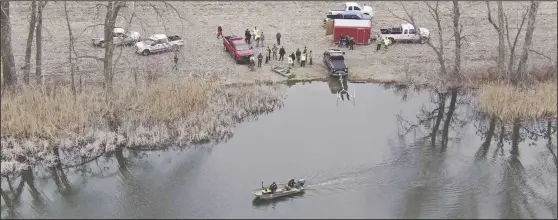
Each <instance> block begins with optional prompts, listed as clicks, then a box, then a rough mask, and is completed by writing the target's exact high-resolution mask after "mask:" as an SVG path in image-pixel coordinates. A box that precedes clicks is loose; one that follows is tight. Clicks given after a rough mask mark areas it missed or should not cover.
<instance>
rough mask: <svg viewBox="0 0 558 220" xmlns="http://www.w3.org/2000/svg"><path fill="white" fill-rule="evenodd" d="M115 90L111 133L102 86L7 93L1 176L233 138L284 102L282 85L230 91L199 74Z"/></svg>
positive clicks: (250, 86) (24, 89)
mask: <svg viewBox="0 0 558 220" xmlns="http://www.w3.org/2000/svg"><path fill="white" fill-rule="evenodd" d="M116 88H118V89H117V90H116V92H115V93H116V94H115V96H116V104H115V110H114V112H115V115H116V116H117V118H118V120H119V122H120V123H119V124H120V126H119V127H118V129H117V131H110V130H109V128H108V126H107V123H106V120H105V119H104V118H103V115H105V112H106V111H107V108H106V105H105V104H104V99H103V97H104V96H103V90H102V88H101V87H89V88H88V89H86V90H85V91H83V92H82V93H81V94H78V95H77V96H76V98H75V101H74V98H73V95H72V93H71V90H70V89H69V88H66V87H62V88H58V89H57V90H56V91H54V92H52V93H51V94H49V95H45V94H44V93H43V91H42V90H40V89H34V88H21V89H19V90H18V91H17V92H15V93H11V94H4V97H3V99H2V104H1V110H2V116H1V119H2V125H1V132H2V138H1V141H2V161H1V162H2V171H1V172H2V174H3V175H4V174H9V173H17V172H19V171H21V170H22V169H23V168H25V167H26V166H27V165H37V164H43V165H46V166H50V165H53V164H54V163H55V162H56V161H57V159H58V158H59V159H60V160H61V161H62V163H63V164H75V163H78V162H79V161H83V160H86V159H87V158H93V157H95V156H98V155H101V154H103V153H105V152H110V151H114V150H115V149H116V148H117V146H124V147H129V148H135V147H141V148H152V149H157V148H165V147H168V146H170V145H180V146H184V145H189V144H193V143H199V142H205V141H214V140H220V139H224V138H228V137H230V136H231V135H232V134H233V129H234V125H235V124H236V123H238V122H240V121H241V120H244V119H247V118H250V117H254V116H257V115H259V114H261V113H264V112H270V111H273V110H274V109H276V108H278V107H281V106H282V103H283V102H282V100H283V93H282V92H281V91H280V89H281V87H280V86H278V85H272V86H266V85H244V86H225V85H224V84H223V83H222V82H221V81H219V80H211V79H206V78H198V77H186V78H182V79H180V80H177V79H175V78H161V79H157V80H156V81H153V82H150V83H145V84H143V85H140V86H138V87H137V88H136V87H134V86H133V84H131V85H130V84H125V83H121V84H119V85H118V86H116ZM56 150H59V151H56Z"/></svg>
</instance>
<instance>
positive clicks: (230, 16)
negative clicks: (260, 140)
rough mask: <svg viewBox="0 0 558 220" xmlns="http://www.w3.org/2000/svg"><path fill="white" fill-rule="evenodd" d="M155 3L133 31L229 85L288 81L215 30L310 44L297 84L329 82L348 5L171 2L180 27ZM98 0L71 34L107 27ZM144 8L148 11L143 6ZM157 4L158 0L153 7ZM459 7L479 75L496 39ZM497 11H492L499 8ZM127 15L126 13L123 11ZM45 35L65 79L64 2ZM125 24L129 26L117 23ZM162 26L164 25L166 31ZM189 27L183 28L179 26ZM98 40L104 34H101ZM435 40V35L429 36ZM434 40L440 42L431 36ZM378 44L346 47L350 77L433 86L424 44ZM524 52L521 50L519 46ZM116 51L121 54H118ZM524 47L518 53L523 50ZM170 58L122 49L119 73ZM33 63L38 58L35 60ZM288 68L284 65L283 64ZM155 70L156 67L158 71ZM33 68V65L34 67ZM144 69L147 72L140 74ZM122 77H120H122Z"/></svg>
mask: <svg viewBox="0 0 558 220" xmlns="http://www.w3.org/2000/svg"><path fill="white" fill-rule="evenodd" d="M149 3H150V2H140V3H137V4H136V6H135V8H136V13H137V15H138V18H137V19H135V20H134V22H133V24H132V27H131V29H133V30H136V31H138V32H140V34H141V35H142V36H144V37H145V36H148V35H151V34H153V33H165V27H166V28H167V30H169V31H168V32H167V34H169V35H170V34H179V35H181V36H183V37H184V38H185V40H186V46H185V48H184V49H182V50H181V52H180V56H179V59H180V61H179V63H180V67H179V69H180V73H197V74H205V75H219V76H221V77H224V78H226V79H227V80H228V81H230V82H253V81H254V80H265V81H268V80H269V81H278V80H283V79H284V78H282V77H281V76H279V75H277V74H274V73H273V72H272V71H271V70H270V65H271V64H275V63H277V61H271V63H270V64H267V65H266V64H264V66H263V67H262V68H261V69H257V70H256V71H253V72H251V71H248V68H247V67H246V66H245V65H237V64H235V62H234V61H233V59H232V58H231V57H230V56H229V55H228V54H227V53H225V52H224V50H223V44H222V41H221V40H220V39H216V29H217V26H218V25H222V26H223V33H224V34H225V35H229V34H233V33H234V34H236V35H239V36H242V35H243V33H244V30H245V29H247V28H249V29H252V28H254V26H257V27H258V29H259V30H261V31H263V32H264V34H265V36H266V44H267V45H271V44H273V43H274V42H275V33H276V32H277V31H279V32H281V34H282V36H283V38H282V46H284V47H285V49H286V51H287V54H290V53H291V52H294V51H295V50H296V49H297V48H300V49H301V50H302V49H303V48H304V47H305V46H306V47H307V48H308V49H309V50H312V51H313V59H314V64H315V65H312V66H308V67H306V68H299V67H297V68H295V69H294V70H293V71H295V72H296V73H297V77H296V78H295V79H299V80H300V79H325V78H326V75H325V70H324V68H323V66H322V65H320V64H321V63H322V60H321V59H322V56H321V54H322V53H323V51H324V50H326V49H327V48H330V47H331V46H332V45H333V42H332V40H331V36H325V34H324V33H325V30H324V28H323V27H322V24H323V18H324V17H325V13H326V12H327V11H328V10H329V8H331V7H333V6H336V5H340V4H342V3H343V2H315V1H310V2H302V1H301V2H286V1H278V2H245V1H240V2H203V1H202V2H195V1H194V2H171V4H173V5H174V6H176V8H177V9H178V10H179V11H181V13H182V14H183V15H184V17H185V18H186V19H187V20H188V22H185V25H184V26H181V22H180V21H179V19H178V18H177V17H176V16H174V15H173V14H172V11H171V10H163V9H162V10H161V12H162V13H163V14H165V15H167V16H166V19H168V21H165V22H162V21H163V19H160V18H158V17H157V16H156V14H155V13H154V10H152V9H151V8H150V7H149V6H148V4H149ZM360 3H364V4H367V5H370V6H372V7H373V9H374V11H375V14H374V20H373V24H374V27H373V30H377V29H378V28H379V27H387V26H391V25H397V24H400V23H403V21H401V20H399V19H396V18H395V17H394V16H392V15H391V14H390V13H389V12H388V11H387V9H388V8H391V9H392V10H394V11H395V13H398V14H399V15H403V14H402V11H401V9H400V7H398V5H397V3H395V2H360ZM29 4H30V3H29V2H13V3H12V11H13V12H12V13H11V16H12V22H13V26H12V27H13V29H14V30H13V37H12V39H13V48H14V49H15V51H14V53H15V58H16V64H17V66H18V68H19V67H21V66H23V57H24V51H25V41H26V39H25V38H26V36H27V28H28V24H27V19H28V11H29ZM95 4H97V2H68V7H69V9H70V10H72V12H71V13H70V19H71V21H72V25H73V29H74V35H77V34H76V33H81V32H82V31H83V30H84V28H85V27H86V26H88V25H92V24H95V23H102V22H101V21H102V20H101V19H102V18H103V17H104V15H103V12H101V13H100V14H99V15H98V16H97V19H95V14H96V9H95ZM140 4H143V5H144V6H141V5H140ZM153 4H156V5H158V6H160V7H163V8H164V5H163V4H162V3H160V2H153ZM405 4H408V7H409V8H412V9H415V13H416V16H417V20H419V21H421V22H420V23H421V24H422V26H423V27H426V28H428V29H430V32H431V33H436V32H437V30H436V29H435V27H436V25H435V23H434V22H433V20H431V19H430V18H429V14H428V12H427V11H426V10H425V7H424V4H423V3H422V2H407V3H405ZM441 4H442V5H443V7H444V8H449V7H450V6H451V2H443V3H441ZM460 4H461V5H462V11H463V15H462V20H463V21H464V24H465V27H464V29H465V32H467V34H473V35H475V36H474V37H472V38H471V39H470V40H469V41H468V42H467V43H466V44H465V45H464V48H463V49H464V54H463V55H462V57H463V59H464V60H465V61H463V62H462V63H463V70H464V71H469V72H474V71H482V70H483V69H486V68H487V67H488V66H490V65H495V64H496V56H497V44H498V43H497V37H495V32H494V30H493V28H492V26H491V25H490V24H489V23H488V21H487V19H486V5H485V3H484V2H460ZM527 4H528V2H505V3H504V7H505V8H510V16H511V19H512V20H511V21H510V26H515V24H516V20H517V17H519V16H520V13H522V12H523V10H524V8H525V7H524V5H527ZM556 5H557V4H556V2H541V7H540V12H539V15H538V17H537V27H536V30H535V35H534V40H533V42H534V44H533V49H534V50H536V51H538V52H540V53H542V54H545V55H547V56H549V57H556V41H557V37H556V32H557V19H556V10H557V7H556ZM494 8H495V6H494ZM121 14H122V15H124V16H128V12H127V11H126V10H124V11H122V13H121ZM44 16H45V20H44V24H45V31H44V43H43V45H44V46H43V47H44V61H43V64H44V66H45V67H44V68H43V69H44V72H45V74H64V73H67V72H68V70H67V69H68V64H67V56H68V55H67V46H66V45H67V40H68V37H67V29H66V26H65V21H64V12H63V2H49V3H48V5H47V7H46V9H45V13H44ZM449 22H451V19H447V23H445V24H444V28H445V29H444V35H445V37H446V38H447V39H448V40H449V38H450V37H452V35H451V34H452V33H451V32H452V30H451V24H450V23H449ZM119 23H120V24H121V26H123V25H124V24H125V22H123V21H120V22H119ZM163 23H164V24H165V27H164V26H163ZM182 27H184V28H182ZM97 33H98V34H97V36H101V35H102V32H101V30H100V29H98V30H97ZM92 36H95V34H94V33H93V32H92V31H86V32H84V34H83V35H82V36H81V37H80V38H78V39H77V41H78V42H77V44H76V47H77V48H76V50H78V51H79V53H81V54H88V55H93V54H95V55H97V56H102V49H100V48H93V47H92V45H91V40H90V38H91V37H92ZM432 36H435V34H432ZM433 40H435V39H433ZM448 44H449V47H450V48H448V50H447V54H448V56H447V57H448V61H449V62H451V59H452V58H451V55H450V54H451V52H452V51H451V44H452V42H448ZM375 47H376V45H375V44H374V43H373V42H372V43H371V44H370V45H366V46H364V45H363V46H360V45H359V46H356V47H355V50H354V51H348V50H347V55H346V57H347V58H346V59H347V64H348V66H349V69H350V74H351V77H350V79H351V80H380V81H401V80H403V79H404V78H413V80H415V81H421V80H422V81H428V80H429V78H428V77H425V76H426V75H428V73H432V72H435V71H438V69H439V65H438V63H437V59H436V57H435V54H434V53H433V52H432V50H431V49H430V48H429V47H428V46H426V45H421V44H396V45H393V46H392V47H390V48H389V50H388V51H381V52H376V51H375ZM518 48H521V47H518ZM117 51H118V49H117ZM255 51H256V52H264V48H256V49H255ZM519 52H520V50H519V51H518V53H519ZM172 56H173V54H172V53H165V54H158V55H152V56H148V57H142V56H139V55H136V54H134V51H133V49H132V48H123V56H122V58H121V60H120V64H119V67H118V71H119V72H120V73H126V72H133V71H135V70H138V71H139V72H140V73H142V72H145V71H148V70H151V71H152V72H159V73H161V72H165V73H166V72H169V71H171V59H172ZM531 57H532V60H533V64H538V63H544V62H546V60H545V58H543V57H542V56H539V55H535V54H533V55H531ZM33 62H34V61H33ZM284 64H285V65H286V61H285V62H284ZM99 65H100V64H97V63H95V62H94V61H92V60H84V61H82V62H81V63H80V70H81V71H82V72H83V73H93V74H95V73H98V74H96V75H100V71H99ZM154 66H156V67H157V68H153V67H154ZM31 69H32V70H33V69H34V67H33V65H32V67H31ZM142 70H143V71H142ZM120 75H122V74H120Z"/></svg>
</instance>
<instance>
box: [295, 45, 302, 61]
mask: <svg viewBox="0 0 558 220" xmlns="http://www.w3.org/2000/svg"><path fill="white" fill-rule="evenodd" d="M301 54H302V53H301V52H300V49H298V48H296V62H298V63H300V55H301Z"/></svg>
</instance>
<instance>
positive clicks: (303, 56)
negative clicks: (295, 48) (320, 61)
mask: <svg viewBox="0 0 558 220" xmlns="http://www.w3.org/2000/svg"><path fill="white" fill-rule="evenodd" d="M300 67H306V53H303V54H302V55H301V56H300Z"/></svg>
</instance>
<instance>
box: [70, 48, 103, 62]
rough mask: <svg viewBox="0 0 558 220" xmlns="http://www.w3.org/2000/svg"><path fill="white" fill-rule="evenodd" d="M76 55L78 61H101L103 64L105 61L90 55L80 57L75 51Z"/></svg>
mask: <svg viewBox="0 0 558 220" xmlns="http://www.w3.org/2000/svg"><path fill="white" fill-rule="evenodd" d="M74 54H75V55H76V59H94V60H96V61H99V62H103V61H104V59H103V58H100V57H97V56H89V55H81V56H79V55H77V54H76V53H75V50H74Z"/></svg>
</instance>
